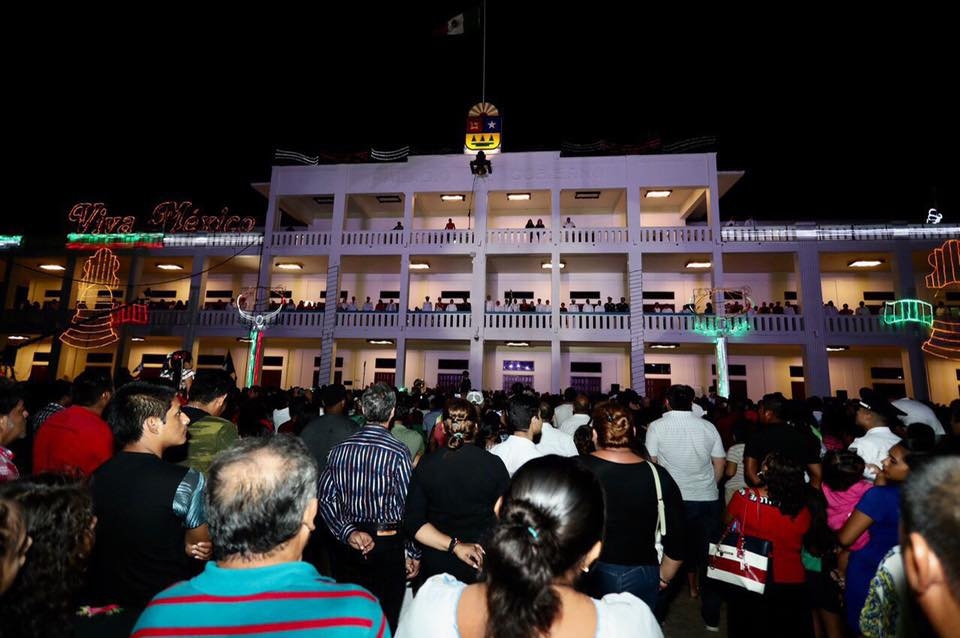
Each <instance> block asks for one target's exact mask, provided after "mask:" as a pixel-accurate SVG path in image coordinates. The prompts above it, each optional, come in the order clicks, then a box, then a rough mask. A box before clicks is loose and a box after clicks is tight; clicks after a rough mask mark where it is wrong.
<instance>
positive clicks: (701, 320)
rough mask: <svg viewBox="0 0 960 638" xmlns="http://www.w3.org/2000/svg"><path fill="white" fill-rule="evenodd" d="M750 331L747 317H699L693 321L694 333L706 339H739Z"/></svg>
mask: <svg viewBox="0 0 960 638" xmlns="http://www.w3.org/2000/svg"><path fill="white" fill-rule="evenodd" d="M748 330H750V322H749V320H748V318H747V317H741V316H739V315H736V316H733V317H715V316H709V315H708V316H705V317H704V316H698V317H696V318H695V319H694V320H693V331H694V332H696V333H697V334H701V335H704V336H705V337H719V336H724V337H739V336H742V335H744V334H746V333H747V331H748Z"/></svg>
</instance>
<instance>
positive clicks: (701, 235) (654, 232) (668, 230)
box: [640, 226, 713, 244]
mask: <svg viewBox="0 0 960 638" xmlns="http://www.w3.org/2000/svg"><path fill="white" fill-rule="evenodd" d="M711 241H713V229H711V228H708V227H706V226H661V227H646V228H641V229H640V242H641V243H661V244H683V243H688V242H711Z"/></svg>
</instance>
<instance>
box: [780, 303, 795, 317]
mask: <svg viewBox="0 0 960 638" xmlns="http://www.w3.org/2000/svg"><path fill="white" fill-rule="evenodd" d="M783 314H784V315H787V316H793V315H795V314H797V308H796V306H794V305H793V304H791V303H790V302H789V301H785V302H783Z"/></svg>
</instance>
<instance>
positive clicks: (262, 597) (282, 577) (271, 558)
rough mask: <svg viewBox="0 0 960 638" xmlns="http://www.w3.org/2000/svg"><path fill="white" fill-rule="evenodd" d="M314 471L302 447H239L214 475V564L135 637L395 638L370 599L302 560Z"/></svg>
mask: <svg viewBox="0 0 960 638" xmlns="http://www.w3.org/2000/svg"><path fill="white" fill-rule="evenodd" d="M316 486H317V464H316V461H314V459H313V456H312V455H311V454H310V451H309V450H308V449H307V447H306V446H305V445H304V444H303V442H302V441H301V440H300V439H298V438H297V437H292V436H269V437H254V438H247V439H241V440H240V441H239V442H237V443H236V444H235V445H233V446H232V447H230V448H228V449H227V450H225V451H224V452H222V453H221V454H219V455H218V456H217V457H216V460H215V461H214V462H213V465H211V466H210V471H209V478H208V483H207V492H206V496H205V499H206V509H207V521H208V523H209V525H210V537H211V539H212V540H213V543H214V550H213V551H214V558H215V559H216V562H210V563H207V566H206V569H205V570H204V571H203V573H202V574H200V575H199V576H197V577H195V578H192V579H190V580H188V581H186V582H181V583H179V584H176V585H174V586H173V587H170V588H169V589H167V590H165V591H163V592H161V593H159V594H157V596H156V597H154V599H153V600H152V601H151V602H150V604H149V605H148V606H147V608H146V609H145V610H144V612H143V614H141V616H140V619H139V620H138V621H137V625H136V627H134V630H133V634H132V635H133V636H135V637H138V638H140V637H146V636H200V635H203V636H230V635H258V636H259V635H270V636H276V637H278V638H279V637H282V636H291V637H292V636H296V637H301V636H302V637H307V636H324V637H327V638H330V637H340V638H346V637H348V636H351V637H352V636H363V637H367V636H369V637H370V638H382V637H384V636H386V637H388V638H389V636H390V635H391V634H390V628H389V627H388V626H387V622H386V618H385V617H384V615H383V610H382V609H381V608H380V605H378V604H377V600H376V598H374V597H373V595H372V594H370V592H368V591H366V590H365V589H363V588H361V587H357V586H356V585H341V584H337V583H335V582H333V581H332V580H330V579H329V578H324V577H322V576H320V574H319V573H317V571H316V570H315V569H314V568H313V567H312V566H311V565H309V564H308V563H304V562H302V561H301V560H300V557H301V556H302V554H303V548H304V546H305V545H306V544H307V540H308V539H309V537H310V531H311V529H312V528H313V521H314V517H315V516H316V513H317V498H316Z"/></svg>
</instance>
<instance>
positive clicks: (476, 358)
mask: <svg viewBox="0 0 960 638" xmlns="http://www.w3.org/2000/svg"><path fill="white" fill-rule="evenodd" d="M477 181H478V182H479V185H478V187H477V188H476V189H475V190H474V192H473V210H474V213H475V214H474V215H473V218H474V219H475V220H476V226H474V229H475V230H474V233H475V234H474V237H475V238H476V241H475V242H474V248H473V251H474V252H472V254H471V257H472V258H473V259H472V261H473V279H472V281H471V282H470V315H471V321H472V323H471V325H472V326H473V335H472V337H473V338H472V339H471V341H470V378H471V379H473V380H474V381H473V382H474V384H475V385H476V387H477V388H481V389H482V386H483V378H484V377H483V364H484V361H483V349H484V348H483V344H484V341H485V339H486V336H485V328H484V321H483V320H484V312H485V310H486V306H487V304H486V300H487V254H486V251H485V250H484V248H485V244H486V242H485V241H484V240H483V238H484V237H486V236H487V185H486V182H485V181H484V180H482V179H481V180H477Z"/></svg>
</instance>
